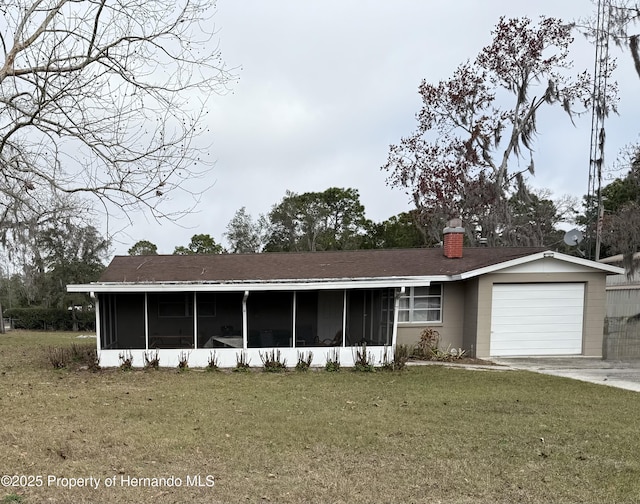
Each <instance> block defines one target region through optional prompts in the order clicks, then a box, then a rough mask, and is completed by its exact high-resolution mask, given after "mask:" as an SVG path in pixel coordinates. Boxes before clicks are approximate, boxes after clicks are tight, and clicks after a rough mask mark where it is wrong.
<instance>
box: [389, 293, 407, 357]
mask: <svg viewBox="0 0 640 504" xmlns="http://www.w3.org/2000/svg"><path fill="white" fill-rule="evenodd" d="M406 290H407V289H406V287H404V286H402V287H400V290H399V291H396V295H395V296H393V331H392V333H391V348H395V347H396V343H397V341H398V310H399V308H400V298H401V297H402V296H403V295H404V293H405V292H406Z"/></svg>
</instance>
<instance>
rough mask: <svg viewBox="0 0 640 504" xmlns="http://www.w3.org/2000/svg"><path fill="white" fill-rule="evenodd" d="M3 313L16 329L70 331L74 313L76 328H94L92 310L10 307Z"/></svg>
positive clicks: (93, 313) (86, 329)
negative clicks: (73, 310)
mask: <svg viewBox="0 0 640 504" xmlns="http://www.w3.org/2000/svg"><path fill="white" fill-rule="evenodd" d="M3 315H4V317H5V318H10V319H12V320H13V327H15V328H16V329H27V330H35V331H42V330H45V331H47V330H49V331H71V330H73V329H74V327H73V318H74V315H75V321H76V325H77V329H78V330H80V331H95V330H96V313H95V311H93V310H83V311H79V310H75V314H74V313H73V312H72V311H71V310H66V309H63V308H10V309H7V310H4V313H3Z"/></svg>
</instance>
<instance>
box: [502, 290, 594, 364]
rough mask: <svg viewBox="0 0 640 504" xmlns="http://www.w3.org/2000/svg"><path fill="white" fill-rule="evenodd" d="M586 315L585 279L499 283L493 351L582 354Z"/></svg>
mask: <svg viewBox="0 0 640 504" xmlns="http://www.w3.org/2000/svg"><path fill="white" fill-rule="evenodd" d="M583 315H584V284H583V283H531V284H495V285H494V286H493V292H492V309H491V343H490V355H491V356H492V357H502V356H504V357H506V356H527V355H580V354H582V326H583Z"/></svg>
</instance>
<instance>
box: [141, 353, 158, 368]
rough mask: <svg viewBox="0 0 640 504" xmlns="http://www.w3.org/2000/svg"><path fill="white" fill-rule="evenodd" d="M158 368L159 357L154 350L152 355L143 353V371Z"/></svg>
mask: <svg viewBox="0 0 640 504" xmlns="http://www.w3.org/2000/svg"><path fill="white" fill-rule="evenodd" d="M159 367H160V355H159V353H158V351H157V350H156V352H155V354H154V353H151V352H149V353H147V352H145V353H144V368H145V369H158V368H159Z"/></svg>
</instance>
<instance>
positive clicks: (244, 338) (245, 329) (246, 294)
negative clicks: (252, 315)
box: [242, 291, 249, 350]
mask: <svg viewBox="0 0 640 504" xmlns="http://www.w3.org/2000/svg"><path fill="white" fill-rule="evenodd" d="M248 297H249V291H244V296H243V297H242V348H244V349H245V350H246V349H247V347H248V344H247V343H248V337H249V327H248V322H247V298H248Z"/></svg>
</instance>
